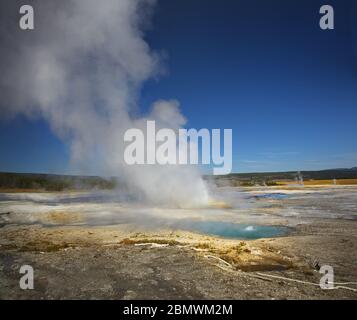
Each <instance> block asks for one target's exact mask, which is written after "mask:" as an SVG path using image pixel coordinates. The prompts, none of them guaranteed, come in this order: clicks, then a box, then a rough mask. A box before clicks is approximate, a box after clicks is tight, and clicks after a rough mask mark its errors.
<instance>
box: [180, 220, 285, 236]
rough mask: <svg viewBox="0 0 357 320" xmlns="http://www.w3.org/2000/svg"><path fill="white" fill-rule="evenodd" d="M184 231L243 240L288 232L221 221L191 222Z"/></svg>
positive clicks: (281, 229)
mask: <svg viewBox="0 0 357 320" xmlns="http://www.w3.org/2000/svg"><path fill="white" fill-rule="evenodd" d="M185 224H188V223H187V222H186V223H183V225H185ZM183 227H184V226H183ZM185 229H189V230H191V231H199V232H201V233H205V234H209V235H214V236H220V237H222V238H230V239H243V240H244V239H247V240H252V239H260V238H273V237H279V236H283V235H285V234H286V233H287V232H288V228H285V227H278V226H260V225H248V224H237V223H229V222H221V221H197V222H192V221H191V222H190V224H189V226H188V225H186V228H185Z"/></svg>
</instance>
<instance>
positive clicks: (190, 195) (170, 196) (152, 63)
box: [0, 0, 208, 206]
mask: <svg viewBox="0 0 357 320" xmlns="http://www.w3.org/2000/svg"><path fill="white" fill-rule="evenodd" d="M22 4H23V2H22V1H19V0H12V1H2V2H1V3H0V14H1V19H0V23H1V25H0V37H1V40H2V53H1V54H2V59H0V70H1V71H2V76H1V79H0V90H1V93H2V94H1V97H0V108H1V113H2V117H4V116H8V115H16V114H25V115H28V116H30V117H34V116H37V117H42V118H43V119H45V120H47V121H48V123H49V124H50V126H51V128H52V130H53V131H54V132H55V133H56V134H57V135H58V136H59V137H60V138H61V139H63V140H64V141H66V142H67V143H69V144H70V146H71V160H72V163H73V164H74V165H75V166H76V168H80V169H81V171H82V172H83V173H86V174H88V173H89V174H98V173H100V174H103V175H111V176H119V178H120V179H121V182H124V183H125V184H126V185H127V187H128V188H129V190H130V191H131V192H132V193H133V194H135V195H136V196H137V197H138V198H141V199H143V200H146V201H150V202H153V203H159V204H169V205H175V206H196V205H203V204H205V203H206V202H207V200H208V196H207V189H206V187H205V184H204V182H203V180H202V179H201V177H200V174H199V172H198V171H197V169H195V168H194V167H192V166H172V165H171V166H155V165H151V166H135V167H128V166H127V165H126V164H125V163H124V161H123V153H124V143H123V135H124V132H125V131H126V130H127V129H129V128H132V127H135V128H138V127H139V128H140V127H143V126H144V124H145V123H146V121H147V120H148V119H150V120H155V121H156V124H157V125H158V126H162V127H166V128H172V129H174V130H177V129H178V128H180V127H182V126H183V125H184V124H185V118H184V117H183V116H182V115H181V114H180V111H179V107H178V103H177V102H175V101H159V102H157V103H154V104H153V108H152V111H151V113H150V114H149V115H147V116H146V117H137V116H136V117H133V116H132V114H133V113H135V112H133V111H136V114H138V112H137V110H138V107H137V100H138V95H139V91H140V87H141V85H142V84H143V82H144V81H145V80H147V79H149V78H150V77H153V76H156V75H158V73H159V72H160V69H161V68H160V59H159V56H158V54H156V53H155V52H152V51H151V50H150V48H149V46H148V44H147V43H146V42H145V41H144V39H143V30H142V29H143V28H142V27H143V26H144V25H145V22H146V21H147V19H148V18H149V16H148V14H147V12H151V11H152V10H149V9H152V8H153V7H154V4H155V1H153V0H106V1H103V2H101V4H100V5H98V2H97V1H95V0H68V1H56V0H47V1H40V0H33V1H32V2H31V5H33V7H34V8H35V29H34V30H31V31H23V30H21V29H20V28H19V26H18V18H19V12H18V10H19V8H20V7H21V5H22Z"/></svg>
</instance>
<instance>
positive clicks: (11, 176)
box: [0, 173, 116, 191]
mask: <svg viewBox="0 0 357 320" xmlns="http://www.w3.org/2000/svg"><path fill="white" fill-rule="evenodd" d="M115 186H116V181H115V179H113V178H111V179H104V178H101V177H86V176H66V175H52V174H32V173H0V188H2V189H40V190H46V191H63V190H71V189H75V190H85V189H113V188H115Z"/></svg>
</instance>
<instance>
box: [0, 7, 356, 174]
mask: <svg viewBox="0 0 357 320" xmlns="http://www.w3.org/2000/svg"><path fill="white" fill-rule="evenodd" d="M323 4H326V2H324V1H312V0H309V1H293V0H291V1H278V0H274V1H263V0H260V1H258V0H249V1H248V0H244V1H243V0H231V1H230V0H223V1H217V0H215V1H213V0H205V1H203V0H201V1H199V0H195V1H192V0H170V1H165V0H161V1H159V2H158V6H157V9H156V11H155V14H154V17H153V21H152V25H151V28H150V30H149V31H148V33H147V35H146V40H147V42H148V43H149V45H150V46H151V47H152V48H153V49H154V50H157V51H158V52H161V53H163V55H164V56H166V59H165V67H166V73H165V75H163V76H161V77H159V78H158V79H153V80H150V81H148V82H147V83H146V84H145V85H144V87H143V90H142V92H141V97H140V101H139V103H140V108H141V110H142V111H143V112H146V111H147V110H148V108H149V106H150V105H151V104H152V103H153V102H154V101H155V100H157V99H172V98H174V99H177V100H178V101H179V102H180V104H181V109H182V112H183V114H184V115H185V116H186V118H187V119H188V123H187V127H190V128H197V129H199V128H212V129H213V128H222V129H223V128H231V129H233V154H234V159H233V171H234V172H253V171H285V170H308V169H312V170H315V169H325V168H336V167H352V166H357V130H356V127H357V126H356V124H357V23H356V21H357V7H356V4H353V1H347V0H343V1H341V0H339V1H329V2H328V4H330V5H333V6H334V9H335V30H328V31H323V30H321V29H320V28H319V18H320V16H319V8H320V6H321V5H323ZM0 150H1V152H0V171H17V172H50V173H65V172H68V170H69V164H68V163H69V152H68V147H67V146H66V145H64V144H63V143H62V142H61V141H60V140H59V139H58V138H56V136H55V135H53V134H52V133H51V130H50V129H49V127H48V125H47V124H46V123H45V122H44V121H42V120H41V119H37V120H34V119H32V120H29V119H26V118H24V117H23V116H19V117H17V118H15V119H13V120H11V121H8V120H7V121H5V120H4V121H0Z"/></svg>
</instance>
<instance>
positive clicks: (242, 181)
mask: <svg viewBox="0 0 357 320" xmlns="http://www.w3.org/2000/svg"><path fill="white" fill-rule="evenodd" d="M205 178H206V179H207V180H210V179H213V180H214V181H215V182H216V183H217V184H219V185H231V186H234V185H240V186H251V185H255V184H260V185H262V184H265V185H268V186H269V185H271V186H272V185H276V182H277V181H292V180H296V181H299V180H300V179H303V180H332V179H357V167H353V168H350V169H329V170H320V171H300V172H299V171H287V172H256V173H232V174H229V175H226V176H219V177H218V176H216V177H212V176H206V177H205Z"/></svg>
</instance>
